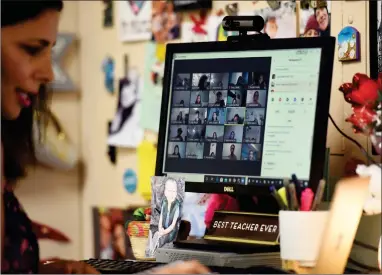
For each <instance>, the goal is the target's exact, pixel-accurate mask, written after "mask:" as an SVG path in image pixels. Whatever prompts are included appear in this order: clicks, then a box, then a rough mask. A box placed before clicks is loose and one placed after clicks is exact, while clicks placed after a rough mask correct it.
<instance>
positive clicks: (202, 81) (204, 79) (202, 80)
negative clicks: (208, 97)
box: [198, 74, 208, 90]
mask: <svg viewBox="0 0 382 275" xmlns="http://www.w3.org/2000/svg"><path fill="white" fill-rule="evenodd" d="M207 80H208V76H206V75H205V74H204V75H202V76H201V77H200V79H199V83H198V87H199V90H205V89H206V87H204V85H205V83H206V82H207Z"/></svg>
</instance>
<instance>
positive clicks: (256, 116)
mask: <svg viewBox="0 0 382 275" xmlns="http://www.w3.org/2000/svg"><path fill="white" fill-rule="evenodd" d="M264 117H265V108H247V109H246V112H245V124H248V125H256V126H263V125H264Z"/></svg>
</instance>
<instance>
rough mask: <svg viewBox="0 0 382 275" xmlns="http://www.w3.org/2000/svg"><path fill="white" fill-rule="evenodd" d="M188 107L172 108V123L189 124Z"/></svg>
mask: <svg viewBox="0 0 382 275" xmlns="http://www.w3.org/2000/svg"><path fill="white" fill-rule="evenodd" d="M188 114H189V109H188V108H174V109H172V110H171V124H188V117H189V115H188Z"/></svg>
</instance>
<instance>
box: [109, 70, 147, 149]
mask: <svg viewBox="0 0 382 275" xmlns="http://www.w3.org/2000/svg"><path fill="white" fill-rule="evenodd" d="M142 86H143V82H142V79H141V78H140V75H139V73H138V72H137V71H136V70H129V75H128V78H126V79H125V78H124V79H121V80H120V81H119V93H118V104H117V112H116V114H115V116H114V119H113V122H112V124H111V127H110V132H109V138H108V140H107V142H108V145H113V146H117V147H129V148H136V147H137V146H138V145H139V143H140V142H141V141H142V139H143V136H144V131H143V129H142V128H141V127H140V123H139V118H140V108H141V100H140V99H141V91H142Z"/></svg>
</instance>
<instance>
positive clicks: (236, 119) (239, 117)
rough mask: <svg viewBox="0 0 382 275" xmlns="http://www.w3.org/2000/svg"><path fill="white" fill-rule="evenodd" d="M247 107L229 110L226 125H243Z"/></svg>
mask: <svg viewBox="0 0 382 275" xmlns="http://www.w3.org/2000/svg"><path fill="white" fill-rule="evenodd" d="M244 116H245V107H231V108H227V118H226V124H243V123H244Z"/></svg>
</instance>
